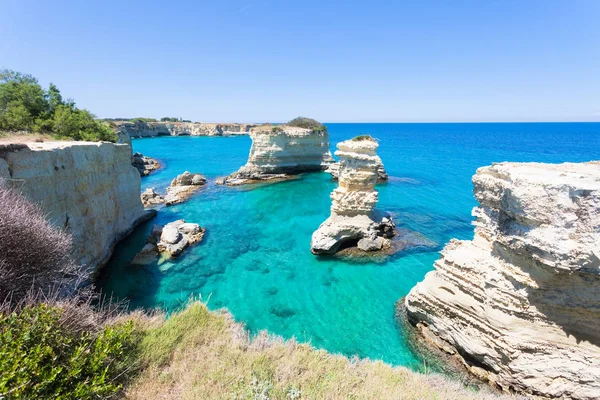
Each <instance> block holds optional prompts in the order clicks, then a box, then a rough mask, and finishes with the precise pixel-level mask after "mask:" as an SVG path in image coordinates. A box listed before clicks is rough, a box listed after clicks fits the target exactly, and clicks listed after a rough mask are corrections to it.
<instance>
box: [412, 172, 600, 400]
mask: <svg viewBox="0 0 600 400" xmlns="http://www.w3.org/2000/svg"><path fill="white" fill-rule="evenodd" d="M473 183H474V185H475V197H476V199H477V201H478V202H479V207H476V208H475V209H474V211H473V214H474V216H475V217H476V221H475V222H474V225H475V236H474V239H473V240H469V241H465V240H462V241H461V240H452V241H451V242H450V243H449V244H447V245H446V247H445V248H444V250H443V251H442V257H441V258H440V259H439V260H438V261H437V262H436V263H435V271H433V272H430V273H428V274H427V275H426V277H425V280H424V281H423V282H421V283H419V284H418V285H417V286H415V287H414V288H413V289H412V290H411V292H410V293H409V294H408V296H407V297H406V299H405V306H406V311H407V313H408V317H409V320H410V321H411V323H413V324H415V325H416V326H417V327H419V328H420V329H421V330H422V332H423V333H425V334H426V336H427V337H429V338H430V339H432V341H433V342H435V343H436V344H437V345H438V346H440V347H441V348H444V349H446V351H447V352H450V353H452V352H454V351H457V352H458V354H460V356H461V357H462V358H463V359H464V361H465V364H466V366H467V368H469V369H470V370H471V371H472V372H474V373H476V374H477V375H479V376H482V377H484V378H487V379H489V380H490V381H491V382H493V383H496V384H497V385H499V386H501V387H503V388H505V389H508V388H512V389H516V390H518V391H524V392H533V393H534V394H539V395H543V396H547V397H561V396H564V397H567V398H576V399H598V398H600V163H598V162H595V163H582V164H560V165H551V164H536V163H528V164H517V163H502V164H496V165H493V166H491V167H485V168H480V169H479V170H478V171H477V174H476V175H475V176H474V177H473ZM448 345H449V346H448Z"/></svg>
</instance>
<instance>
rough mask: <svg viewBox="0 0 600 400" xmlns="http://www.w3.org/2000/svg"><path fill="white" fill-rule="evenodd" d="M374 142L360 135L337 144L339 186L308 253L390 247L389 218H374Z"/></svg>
mask: <svg viewBox="0 0 600 400" xmlns="http://www.w3.org/2000/svg"><path fill="white" fill-rule="evenodd" d="M377 146H378V144H377V142H376V141H375V140H374V139H373V138H371V137H370V136H360V137H357V138H355V139H352V140H346V141H344V142H341V143H338V145H337V148H338V150H337V151H336V153H335V154H336V155H337V156H338V157H339V158H340V166H339V187H338V188H336V189H335V190H334V191H333V192H332V193H331V199H332V203H331V216H330V217H329V218H328V219H327V220H326V221H325V222H323V223H322V224H321V226H320V227H319V229H317V231H316V232H315V233H313V236H312V240H311V251H312V252H313V253H314V254H322V253H328V254H332V253H335V252H337V251H338V250H340V248H341V247H348V246H350V247H358V249H360V250H362V251H378V250H383V249H385V248H388V247H390V244H391V242H390V238H391V237H392V236H394V233H395V227H394V223H393V221H392V219H391V217H386V218H381V219H380V218H376V217H375V215H374V209H375V205H376V204H377V191H376V190H375V184H376V183H377V169H378V166H379V165H381V159H380V158H379V157H378V156H377V154H376V152H375V150H376V149H377Z"/></svg>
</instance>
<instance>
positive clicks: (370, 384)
mask: <svg viewBox="0 0 600 400" xmlns="http://www.w3.org/2000/svg"><path fill="white" fill-rule="evenodd" d="M134 315H135V314H134ZM135 319H136V321H137V326H138V328H139V329H140V330H141V331H142V332H143V339H142V343H141V352H142V359H143V365H144V368H143V369H142V371H141V373H140V374H139V375H138V377H137V378H135V380H134V381H133V382H132V383H131V384H130V385H129V386H128V387H127V388H126V393H125V396H126V398H129V399H156V398H161V399H171V398H172V399H180V398H181V399H299V398H302V399H479V400H481V399H496V398H498V395H497V394H495V393H487V392H486V393H483V392H478V393H475V392H473V391H470V390H468V389H465V388H464V387H462V386H461V385H460V384H459V383H457V382H452V381H449V380H448V379H446V378H444V377H442V376H439V375H422V374H418V373H415V372H413V371H410V370H408V369H406V368H402V367H396V368H392V367H390V366H389V365H386V364H384V363H382V362H378V361H359V360H349V359H348V358H345V357H342V356H336V355H331V354H329V353H327V352H325V351H322V350H315V349H313V348H311V347H310V346H308V345H306V344H298V343H296V342H295V341H293V340H291V341H286V342H284V341H282V340H281V339H277V338H273V337H269V336H268V335H267V334H266V333H263V334H261V335H259V336H258V337H256V338H254V339H253V340H250V338H249V336H248V334H247V332H246V331H245V330H244V328H243V326H242V325H240V324H238V323H235V322H234V321H233V320H232V318H231V316H230V315H229V314H227V313H224V312H223V313H215V312H211V311H208V309H207V308H206V306H205V305H204V304H203V303H200V302H195V303H192V304H190V306H188V308H187V309H186V310H185V311H183V312H181V313H178V314H175V315H173V316H172V317H170V318H169V319H167V320H164V318H163V317H162V316H157V317H155V318H152V319H150V320H149V319H148V318H142V317H139V316H138V317H137V318H135ZM507 398H508V397H507Z"/></svg>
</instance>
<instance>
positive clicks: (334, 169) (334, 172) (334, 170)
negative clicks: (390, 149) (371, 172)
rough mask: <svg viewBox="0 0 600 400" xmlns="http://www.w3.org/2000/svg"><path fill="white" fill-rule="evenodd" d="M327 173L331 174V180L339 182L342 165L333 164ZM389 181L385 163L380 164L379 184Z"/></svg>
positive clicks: (378, 172) (378, 169) (378, 168)
mask: <svg viewBox="0 0 600 400" xmlns="http://www.w3.org/2000/svg"><path fill="white" fill-rule="evenodd" d="M325 172H327V173H328V174H331V178H332V179H333V180H336V181H337V180H338V178H339V176H340V163H339V162H336V163H333V164H331V165H330V166H329V167H327V169H326V170H325ZM388 179H389V175H388V173H387V172H386V170H385V167H384V166H383V162H382V163H381V164H379V165H378V166H377V182H379V183H381V182H387V181H388Z"/></svg>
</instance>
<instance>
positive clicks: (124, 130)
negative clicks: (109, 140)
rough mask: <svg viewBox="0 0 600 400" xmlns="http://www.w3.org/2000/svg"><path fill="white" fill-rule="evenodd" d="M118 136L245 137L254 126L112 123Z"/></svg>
mask: <svg viewBox="0 0 600 400" xmlns="http://www.w3.org/2000/svg"><path fill="white" fill-rule="evenodd" d="M114 124H115V125H116V128H117V130H118V132H119V133H120V134H124V135H127V136H128V137H130V138H144V137H156V136H224V135H240V134H241V135H247V134H248V132H249V131H250V129H251V128H253V127H255V126H257V125H256V124H219V123H205V122H144V121H135V122H132V121H114Z"/></svg>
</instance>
